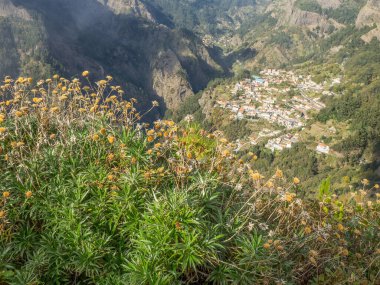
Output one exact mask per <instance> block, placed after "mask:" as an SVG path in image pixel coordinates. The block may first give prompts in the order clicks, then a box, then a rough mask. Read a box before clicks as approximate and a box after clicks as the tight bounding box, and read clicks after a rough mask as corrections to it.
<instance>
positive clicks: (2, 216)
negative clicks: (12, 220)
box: [0, 211, 5, 219]
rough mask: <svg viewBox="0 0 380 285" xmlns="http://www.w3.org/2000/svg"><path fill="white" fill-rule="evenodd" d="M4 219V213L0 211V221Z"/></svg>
mask: <svg viewBox="0 0 380 285" xmlns="http://www.w3.org/2000/svg"><path fill="white" fill-rule="evenodd" d="M4 217H5V212H4V211H0V219H2V218H4Z"/></svg>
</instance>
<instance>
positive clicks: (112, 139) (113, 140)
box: [108, 136, 115, 144]
mask: <svg viewBox="0 0 380 285" xmlns="http://www.w3.org/2000/svg"><path fill="white" fill-rule="evenodd" d="M108 142H109V143H110V144H113V143H114V142H115V137H114V136H109V137H108Z"/></svg>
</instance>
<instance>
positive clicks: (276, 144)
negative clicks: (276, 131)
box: [265, 134, 299, 151]
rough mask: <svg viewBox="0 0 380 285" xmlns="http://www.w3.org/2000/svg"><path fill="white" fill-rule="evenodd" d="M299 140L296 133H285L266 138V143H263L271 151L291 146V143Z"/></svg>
mask: <svg viewBox="0 0 380 285" xmlns="http://www.w3.org/2000/svg"><path fill="white" fill-rule="evenodd" d="M297 142H299V135H298V134H295V135H293V134H285V135H282V136H280V137H277V138H273V139H270V140H268V143H267V144H266V145H265V147H266V148H269V149H270V150H271V151H276V150H277V151H282V150H284V149H286V148H292V146H293V144H295V143H297Z"/></svg>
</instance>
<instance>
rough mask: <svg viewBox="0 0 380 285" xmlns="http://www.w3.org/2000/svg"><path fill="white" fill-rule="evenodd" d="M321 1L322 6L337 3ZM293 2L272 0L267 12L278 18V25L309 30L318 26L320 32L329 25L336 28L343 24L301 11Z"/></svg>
mask: <svg viewBox="0 0 380 285" xmlns="http://www.w3.org/2000/svg"><path fill="white" fill-rule="evenodd" d="M321 2H323V5H324V6H326V5H330V6H336V5H337V4H338V3H336V2H335V1H333V3H335V4H331V3H330V4H328V3H327V1H325V0H321ZM338 2H339V1H338ZM295 4H296V0H279V1H274V2H273V3H271V4H270V5H269V6H268V8H267V12H268V13H271V15H272V17H274V18H276V19H278V24H277V25H278V26H297V27H304V28H308V29H310V30H313V29H315V28H317V27H318V28H319V30H320V31H321V32H324V31H326V30H327V29H328V28H329V27H330V26H334V27H336V28H340V27H342V26H343V25H341V24H339V23H337V22H336V21H334V20H332V19H329V18H327V17H326V16H324V15H320V14H318V13H313V12H309V11H303V10H301V9H299V8H297V7H296V5H295ZM339 4H340V3H339Z"/></svg>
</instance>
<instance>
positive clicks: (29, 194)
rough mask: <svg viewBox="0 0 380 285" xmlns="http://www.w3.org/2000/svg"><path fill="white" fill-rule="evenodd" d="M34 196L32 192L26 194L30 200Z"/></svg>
mask: <svg viewBox="0 0 380 285" xmlns="http://www.w3.org/2000/svg"><path fill="white" fill-rule="evenodd" d="M32 195H33V193H32V191H27V192H26V193H25V196H26V198H28V199H29V198H30V197H32Z"/></svg>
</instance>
